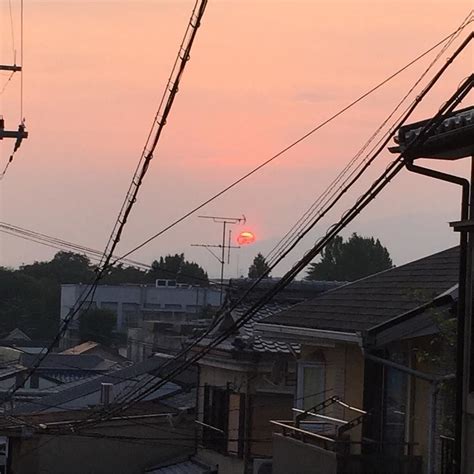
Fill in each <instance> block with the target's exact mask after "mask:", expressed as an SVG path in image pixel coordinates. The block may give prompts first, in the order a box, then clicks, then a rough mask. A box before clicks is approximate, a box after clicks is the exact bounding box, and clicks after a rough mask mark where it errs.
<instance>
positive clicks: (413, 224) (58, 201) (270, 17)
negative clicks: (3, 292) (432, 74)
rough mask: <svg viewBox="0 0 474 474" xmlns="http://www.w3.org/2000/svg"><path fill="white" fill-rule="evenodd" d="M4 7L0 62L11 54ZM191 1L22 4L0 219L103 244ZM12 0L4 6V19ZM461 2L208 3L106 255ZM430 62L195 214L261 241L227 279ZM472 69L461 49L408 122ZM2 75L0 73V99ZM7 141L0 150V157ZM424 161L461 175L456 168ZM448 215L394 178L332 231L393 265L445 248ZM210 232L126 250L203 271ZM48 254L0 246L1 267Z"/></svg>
mask: <svg viewBox="0 0 474 474" xmlns="http://www.w3.org/2000/svg"><path fill="white" fill-rule="evenodd" d="M7 4H8V2H1V3H0V41H1V44H0V58H1V59H0V62H9V61H11V56H12V53H11V49H12V48H11V32H10V20H9V12H8V5H7ZM193 4H194V1H193V0H186V1H185V0H179V1H178V0H175V1H161V0H150V1H147V2H140V1H128V2H126V1H122V2H111V1H102V2H86V1H75V0H68V1H62V2H60V1H56V2H43V1H38V0H36V1H35V0H30V1H29V0H25V74H24V85H25V100H24V115H25V117H26V121H27V125H28V129H29V131H30V134H31V136H30V138H29V139H28V141H27V142H25V143H24V145H23V147H22V149H21V152H19V153H18V155H17V156H16V158H15V162H14V163H13V165H12V167H11V168H10V170H9V172H8V175H7V176H6V178H5V179H4V180H3V181H1V182H0V189H1V196H0V198H1V204H0V205H1V208H0V210H1V220H3V221H6V222H9V223H13V224H16V225H20V226H23V227H27V228H31V229H34V230H37V231H40V232H43V233H46V234H51V235H55V236H58V237H61V238H64V239H66V240H71V241H74V242H78V243H81V244H84V245H88V246H92V247H95V248H102V247H103V246H104V244H105V241H106V238H107V236H108V233H109V232H110V229H111V226H112V224H113V221H114V219H115V217H116V214H117V212H118V209H119V206H120V204H121V201H122V199H123V196H124V193H125V191H126V188H127V186H128V183H129V181H130V179H131V173H132V171H133V169H134V167H135V166H136V163H137V160H138V157H139V153H140V151H141V149H142V147H143V144H144V140H145V138H146V135H147V133H148V130H149V127H150V125H151V120H152V117H153V116H154V114H155V111H156V107H157V104H158V99H159V97H160V96H161V93H162V90H163V88H164V86H165V84H166V80H167V78H168V75H169V72H170V69H171V65H172V62H173V61H174V58H175V55H176V52H177V48H178V44H179V42H180V40H181V37H182V34H183V32H184V28H185V25H186V23H187V20H188V18H189V14H190V11H191V8H192V5H193ZM18 5H19V1H18V0H15V1H13V6H14V14H15V15H16V16H15V20H17V13H18ZM472 6H473V4H472V1H471V0H453V1H451V2H446V1H444V0H440V1H433V0H429V1H428V0H426V1H416V0H411V1H410V0H399V1H384V2H380V1H375V0H374V1H366V2H360V1H357V2H356V1H355V0H350V1H349V0H346V1H341V0H339V1H332V2H327V1H317V0H313V1H310V0H308V1H303V0H300V1H298V0H296V1H285V2H284V1H269V0H268V1H266V0H253V1H247V0H240V1H233V2H232V1H225V0H215V1H213V0H210V1H209V5H208V10H207V12H206V15H205V18H204V21H203V24H202V28H201V29H200V31H199V33H198V37H197V40H196V43H195V46H194V50H193V52H192V57H191V61H190V63H189V64H188V68H187V70H186V71H185V75H184V78H183V82H182V84H181V88H180V92H179V94H178V96H177V99H176V101H175V106H174V108H173V110H172V112H171V116H170V119H169V121H168V125H167V127H166V129H165V133H164V135H163V140H162V142H161V143H160V145H159V149H158V152H157V153H156V159H155V160H154V161H153V163H152V166H151V168H150V172H149V174H148V176H147V178H146V180H145V184H144V187H143V189H142V192H141V194H140V199H139V202H138V203H137V206H136V208H135V210H134V214H133V217H132V219H131V220H130V225H129V226H128V227H127V229H126V231H125V235H124V238H123V241H122V244H121V247H120V249H121V250H124V251H125V250H128V249H129V248H130V247H131V246H134V244H136V243H139V242H140V241H141V240H143V239H144V238H145V237H148V236H149V235H150V234H152V233H154V232H156V231H158V230H160V229H161V228H162V227H165V225H166V224H168V223H169V222H170V221H171V220H173V219H174V218H176V217H178V216H179V215H181V214H182V213H183V212H185V211H187V210H188V209H189V208H191V207H194V205H195V204H197V203H199V202H200V201H201V200H204V199H205V198H207V197H208V196H210V195H211V194H212V193H214V192H215V191H218V190H219V189H220V188H222V187H224V186H225V185H226V184H228V183H230V182H231V181H233V180H234V179H235V178H237V177H239V176H240V175H242V174H244V173H245V172H246V171H247V170H249V169H250V168H252V167H253V166H255V165H257V164H259V163H260V162H262V161H264V160H265V159H267V158H268V157H269V156H271V155H272V154H274V153H275V152H277V151H278V150H279V149H281V148H282V147H284V146H286V145H287V144H288V143H290V142H291V141H293V140H294V139H296V138H298V137H299V136H300V135H302V134H303V133H305V132H306V131H307V130H309V129H311V128H312V127H313V126H314V125H316V124H317V123H318V122H320V121H321V120H323V119H325V118H327V117H328V116H330V115H331V114H332V113H334V112H336V111H337V110H338V109H340V108H341V107H342V106H344V105H346V104H347V103H348V102H349V101H351V100H352V99H353V98H356V97H357V96H359V95H360V94H361V93H362V92H365V91H366V90H367V89H369V88H370V87H372V86H373V85H374V84H376V83H378V82H380V81H381V80H382V79H384V78H385V77H386V76H388V75H389V74H391V73H392V72H394V71H395V70H396V69H398V68H399V67H401V66H403V65H404V64H405V63H407V62H408V61H409V60H411V59H412V58H414V57H415V56H416V55H417V54H419V53H420V52H422V51H424V50H425V49H427V48H428V47H430V46H432V45H433V44H434V43H436V42H437V41H438V40H439V39H441V38H442V37H444V36H445V35H447V34H449V33H450V32H452V31H453V30H454V29H455V28H456V27H457V26H458V25H459V24H460V22H461V21H462V19H463V18H464V17H465V16H466V15H467V14H468V12H469V9H470V8H472ZM17 23H18V22H17V21H15V24H16V31H15V33H16V40H17V47H18V36H19V32H18V24H17ZM470 29H472V24H471V28H470ZM432 58H433V56H430V58H427V59H426V60H424V61H422V62H420V63H419V64H418V65H416V66H415V67H414V68H412V69H410V70H409V71H407V72H406V73H404V74H403V75H402V76H400V77H399V78H397V79H396V80H395V81H394V82H393V83H391V84H390V85H389V86H387V87H384V88H383V89H381V90H380V91H378V92H377V93H376V94H374V95H373V96H372V97H371V98H370V99H367V100H366V101H364V102H363V103H361V104H359V105H358V106H357V107H356V108H354V109H353V110H352V111H350V112H349V113H347V114H346V115H344V117H343V118H341V119H339V120H338V121H337V122H334V123H333V124H332V125H331V126H329V127H327V128H325V129H324V130H323V131H321V132H320V133H318V134H315V135H314V136H313V137H312V138H311V139H309V140H308V141H307V142H305V143H304V144H302V145H300V146H298V147H297V148H295V149H294V150H292V151H291V152H290V153H288V154H287V155H286V156H285V157H284V158H281V159H280V160H278V162H275V163H273V164H272V165H271V166H269V167H268V168H266V169H265V170H264V171H263V172H261V173H260V174H258V175H256V176H254V177H252V178H251V179H249V180H248V181H247V182H246V183H245V184H243V185H242V186H240V187H239V188H237V189H235V190H234V191H232V192H231V193H229V194H228V195H227V196H225V197H224V198H223V199H221V200H219V201H217V202H215V203H213V204H212V205H211V206H209V208H207V209H206V210H204V211H203V212H202V213H203V214H219V215H222V214H223V215H230V216H234V215H235V216H239V215H241V214H242V213H243V214H245V215H246V216H247V218H248V225H247V227H248V228H252V229H254V230H255V232H256V233H257V237H260V241H259V243H257V244H255V245H254V246H252V247H246V248H244V249H242V250H240V251H239V258H238V260H239V262H237V254H234V259H233V263H232V264H231V266H230V268H229V275H233V276H235V274H236V272H237V267H238V266H239V267H240V273H242V272H243V273H245V272H246V269H247V268H248V264H249V262H250V261H251V259H252V258H253V256H254V255H255V253H256V252H257V251H262V252H263V253H264V254H265V253H266V252H267V251H268V250H269V249H270V248H271V247H272V244H274V243H275V242H276V241H277V240H278V239H279V237H280V236H282V235H283V234H284V233H285V232H286V231H287V230H288V228H289V227H290V226H291V224H292V223H293V222H294V220H295V219H296V218H297V217H298V216H299V215H300V214H301V213H302V212H303V211H304V210H305V209H306V208H307V206H308V205H309V204H310V203H311V202H312V201H313V199H314V198H315V197H316V196H317V194H318V192H321V191H322V190H323V189H324V186H325V185H327V184H328V183H329V182H330V180H331V179H332V178H333V177H334V176H335V175H336V174H337V172H338V171H339V170H340V169H341V168H342V167H343V166H344V164H345V163H346V162H347V161H348V160H349V159H350V158H351V157H352V155H353V154H354V153H355V152H356V151H357V150H358V148H359V147H360V146H361V145H362V144H363V143H364V141H365V140H366V139H367V137H368V136H369V135H370V134H371V133H372V131H373V130H374V129H375V128H376V127H377V126H378V124H379V123H380V121H381V120H382V119H383V118H384V117H385V116H386V115H387V114H388V113H389V112H390V111H391V109H392V108H393V107H394V105H395V104H396V103H397V102H398V100H399V99H400V97H401V96H402V95H403V93H404V92H405V91H406V90H407V89H408V88H409V87H410V86H411V84H412V83H413V82H414V81H415V80H416V78H417V77H418V76H419V75H420V74H421V72H422V71H423V70H424V69H425V68H426V67H427V65H428V63H429V61H430V60H431V59H432ZM472 66H473V56H472V47H471V48H470V50H469V51H466V53H465V54H464V56H463V58H462V59H461V60H460V61H459V62H458V63H457V64H456V65H455V66H454V67H453V68H452V69H451V70H450V71H449V73H448V74H446V76H445V77H444V78H443V80H442V81H441V83H440V85H439V86H438V87H436V88H435V90H434V91H433V93H432V94H431V95H430V97H429V98H427V100H426V102H424V103H423V104H422V106H421V107H420V109H419V111H418V112H417V113H416V115H414V116H413V119H414V120H415V119H419V118H424V117H425V116H428V115H430V114H432V113H434V112H435V110H436V109H437V108H438V107H439V105H440V104H441V103H442V102H443V100H444V99H445V98H446V97H447V95H448V94H450V93H451V91H452V90H453V89H454V88H455V87H457V85H458V84H459V83H460V81H461V80H462V79H463V78H464V77H465V76H466V75H467V74H469V73H470V72H471V71H472ZM438 67H439V66H438ZM5 79H6V76H4V75H2V76H0V90H1V88H2V87H3V84H4V81H5ZM18 95H19V81H18V77H16V78H15V79H14V80H13V81H12V82H11V83H10V84H9V85H8V88H7V89H6V90H5V92H4V94H2V95H0V113H3V115H4V116H5V119H6V121H7V124H9V125H10V126H12V127H16V126H17V122H18V114H19V110H18V105H19V104H18ZM467 103H472V97H471V100H470V102H469V101H468V102H467ZM11 146H12V143H11V142H7V141H3V143H0V159H1V162H2V163H5V161H6V160H7V158H8V154H9V153H10V150H11ZM389 159H390V156H389V154H384V155H382V156H381V157H380V160H379V163H378V164H377V166H375V167H374V169H373V170H372V171H371V173H370V174H369V175H368V176H367V178H366V179H365V180H364V181H363V182H361V185H360V187H359V188H358V190H356V192H354V194H353V195H351V196H348V198H347V199H346V201H345V202H344V203H343V204H341V206H340V208H339V209H338V212H336V213H334V214H333V215H332V216H331V219H328V220H327V221H326V223H327V224H329V223H331V222H332V221H333V220H334V219H337V218H338V217H339V216H340V214H341V212H342V211H343V209H345V208H346V207H348V206H349V205H350V203H351V202H352V201H353V200H354V198H355V197H357V195H358V194H360V193H361V192H362V190H363V187H364V185H365V186H366V185H367V184H368V183H369V182H370V181H371V180H372V179H374V177H375V176H376V175H377V173H379V172H380V171H381V170H382V169H383V168H384V167H385V166H386V165H387V164H388V162H389ZM464 161H466V160H464ZM435 164H436V165H437V166H441V167H443V168H444V169H450V170H454V171H456V172H459V173H464V174H465V173H467V163H461V162H459V163H456V164H450V165H444V164H441V165H439V164H437V163H435ZM458 207H459V192H458V190H457V189H455V188H454V189H453V188H452V187H451V186H448V185H445V184H442V183H432V182H430V181H429V180H428V179H424V178H422V177H419V176H411V175H409V174H408V173H407V172H404V173H402V175H401V176H399V177H398V178H397V180H396V181H395V182H394V183H392V184H391V186H390V187H389V188H388V189H387V190H386V192H385V193H384V195H383V196H381V197H380V198H379V199H378V200H377V201H376V202H375V203H373V204H372V205H371V206H370V208H369V209H367V211H366V213H364V214H363V215H362V216H360V218H359V219H358V221H357V222H356V223H354V224H353V225H352V226H351V228H350V229H348V230H347V232H346V235H347V233H350V232H351V231H357V232H360V233H362V234H365V235H375V236H378V237H380V238H381V240H382V241H383V243H385V244H386V245H387V247H388V248H389V250H390V251H391V253H392V255H393V257H394V260H395V262H396V263H403V262H406V261H408V260H410V259H413V258H415V257H419V256H422V255H426V254H427V253H430V252H432V251H435V250H441V249H442V248H444V247H446V246H448V245H453V244H455V243H456V236H454V235H453V234H452V232H451V231H450V229H449V228H448V226H447V224H446V223H447V221H450V220H456V219H457V218H458V212H459V211H458ZM324 229H325V227H324V226H321V227H320V228H319V229H318V230H317V231H316V232H315V233H314V234H313V235H312V237H311V238H310V239H308V240H307V241H306V243H305V245H303V246H302V247H301V250H300V252H299V253H298V252H296V253H295V254H294V256H293V257H292V258H290V259H289V261H288V264H290V263H292V262H293V261H295V259H296V258H297V256H298V255H299V254H301V252H302V251H303V250H304V248H307V247H308V246H309V245H310V243H311V241H313V240H314V239H315V238H316V237H317V236H318V235H320V234H321V233H322V232H323V231H324ZM235 230H236V231H237V230H238V229H237V228H236V229H235ZM219 238H220V228H219V227H218V226H217V225H213V224H210V223H205V222H204V223H203V222H202V221H200V220H199V219H197V218H190V219H189V220H188V221H187V222H186V223H183V224H182V225H180V226H179V227H177V228H176V229H174V230H173V231H172V232H170V233H169V234H167V235H166V236H163V237H162V238H161V239H159V240H157V241H155V242H154V243H153V244H152V245H150V246H148V247H147V248H145V249H143V250H142V251H140V252H139V253H137V254H136V255H135V257H136V258H137V259H139V260H142V261H147V262H148V261H150V260H151V259H153V258H154V257H157V256H159V255H161V254H165V253H168V252H178V251H179V252H181V251H184V252H185V253H186V255H187V256H188V258H192V259H193V260H196V261H198V262H199V263H201V264H202V265H204V266H205V267H207V268H208V269H209V271H210V273H211V274H213V275H214V274H217V267H216V265H215V263H217V262H214V261H213V260H212V257H210V256H208V254H207V253H205V252H204V251H202V249H198V248H191V247H190V244H191V243H203V242H206V243H209V242H211V243H214V242H215V243H218V241H219ZM53 253H54V251H52V250H51V251H50V250H48V249H45V248H42V247H40V246H36V245H35V244H30V243H26V242H22V241H17V240H15V239H13V238H11V237H1V241H0V263H1V264H3V265H18V264H20V263H22V262H30V261H32V260H35V259H44V258H50V257H51V256H52V255H53ZM284 269H285V266H282V268H281V270H280V272H281V271H283V270H284Z"/></svg>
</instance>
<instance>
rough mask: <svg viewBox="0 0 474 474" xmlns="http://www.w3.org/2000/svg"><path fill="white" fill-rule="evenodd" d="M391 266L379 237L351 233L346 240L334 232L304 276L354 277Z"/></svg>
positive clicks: (308, 277) (337, 279) (333, 278)
mask: <svg viewBox="0 0 474 474" xmlns="http://www.w3.org/2000/svg"><path fill="white" fill-rule="evenodd" d="M392 266H393V264H392V259H391V258H390V254H389V252H388V250H387V249H386V248H385V247H384V246H383V245H382V244H381V243H380V241H379V239H377V240H375V239H374V238H373V237H361V236H359V235H357V234H356V233H354V234H352V236H351V237H350V238H349V239H348V240H347V241H346V242H344V240H343V239H342V237H340V236H336V237H335V238H334V239H333V240H332V241H331V242H330V243H329V244H328V245H327V246H326V247H325V248H324V250H323V251H322V252H321V260H320V261H319V262H318V263H311V264H310V266H309V269H308V273H307V276H306V279H307V280H329V281H354V280H357V279H359V278H363V277H365V276H368V275H372V274H374V273H377V272H380V271H382V270H387V269H388V268H392Z"/></svg>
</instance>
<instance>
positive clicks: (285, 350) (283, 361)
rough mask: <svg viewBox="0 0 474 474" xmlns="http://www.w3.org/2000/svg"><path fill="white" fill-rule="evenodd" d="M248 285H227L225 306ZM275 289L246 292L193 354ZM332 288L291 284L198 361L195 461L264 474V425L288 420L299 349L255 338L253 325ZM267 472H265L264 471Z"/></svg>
mask: <svg viewBox="0 0 474 474" xmlns="http://www.w3.org/2000/svg"><path fill="white" fill-rule="evenodd" d="M252 284H253V281H251V280H238V281H236V282H231V285H230V289H229V293H228V303H229V304H232V303H233V301H238V300H239V298H240V297H241V296H242V295H243V294H246V292H247V289H248V288H249V287H250V286H252ZM274 284H275V280H272V279H269V280H267V281H263V282H262V286H263V287H264V289H263V290H262V288H259V289H258V291H256V292H255V293H254V292H251V293H250V294H248V295H247V296H246V303H245V304H243V305H240V306H238V307H237V308H236V309H235V310H233V311H232V313H231V314H229V313H228V314H227V315H226V316H225V318H224V319H223V320H222V321H221V322H220V324H219V326H217V328H216V329H215V331H214V332H213V333H211V334H210V335H209V336H208V337H207V338H205V339H203V340H202V341H201V342H200V344H199V345H198V346H197V348H196V349H195V350H196V351H199V350H200V347H201V346H206V344H207V343H208V342H209V340H210V338H212V337H214V336H216V335H218V334H219V333H220V332H222V331H226V330H227V328H229V327H230V326H231V325H232V324H233V323H234V322H235V321H236V320H237V319H238V318H239V317H240V316H241V315H242V314H243V313H244V312H245V311H246V310H247V309H249V308H250V306H251V305H252V301H256V299H258V298H259V297H260V295H261V293H262V291H265V290H266V289H268V288H269V287H271V286H272V285H274ZM337 285H338V283H334V282H333V283H328V282H296V283H295V284H293V285H290V286H289V287H288V288H287V289H286V290H285V291H283V292H281V293H280V294H279V295H278V297H277V298H276V299H275V300H274V301H273V302H272V303H270V304H267V305H266V306H265V307H263V308H262V309H261V310H260V311H259V312H258V313H257V314H256V315H255V317H254V318H253V319H252V321H250V322H248V323H246V324H245V325H244V326H242V327H241V328H240V330H238V331H236V332H235V333H234V334H233V335H232V336H231V337H229V338H227V339H226V340H225V341H224V342H222V343H221V344H220V345H219V346H217V347H216V348H215V349H213V350H212V351H211V352H210V353H208V354H207V355H206V356H205V357H203V358H202V359H201V360H200V361H199V391H198V414H197V422H198V424H199V426H200V427H201V432H200V436H199V447H198V457H199V459H200V460H201V461H203V462H204V463H205V464H208V465H217V466H218V472H220V473H221V472H222V473H226V474H244V473H247V472H262V473H263V472H265V471H264V470H265V469H268V468H269V465H270V464H271V459H270V458H271V456H272V427H271V425H270V424H269V420H271V419H274V418H277V417H281V416H291V408H292V406H293V400H294V397H295V390H296V386H295V384H296V358H297V355H298V353H299V350H300V346H299V344H288V343H286V342H283V343H281V342H274V341H267V340H265V339H264V338H262V337H261V336H259V335H257V334H255V332H254V326H255V322H256V321H259V320H262V319H264V318H266V317H268V316H270V315H271V314H273V313H276V312H278V311H281V310H282V309H284V308H288V307H289V306H291V305H293V304H295V303H296V302H298V301H303V300H304V299H305V298H307V297H309V296H315V295H316V294H318V293H321V292H324V291H326V290H328V289H330V288H334V287H336V286H337ZM267 472H268V471H267Z"/></svg>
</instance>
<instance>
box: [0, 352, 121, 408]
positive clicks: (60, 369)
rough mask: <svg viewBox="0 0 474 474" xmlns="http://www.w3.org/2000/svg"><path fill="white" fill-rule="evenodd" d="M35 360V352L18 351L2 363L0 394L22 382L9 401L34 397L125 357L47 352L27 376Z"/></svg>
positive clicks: (105, 368)
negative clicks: (10, 358)
mask: <svg viewBox="0 0 474 474" xmlns="http://www.w3.org/2000/svg"><path fill="white" fill-rule="evenodd" d="M37 363H38V355H36V354H27V353H23V352H21V353H19V357H18V360H17V361H13V362H11V363H8V364H3V366H2V368H1V369H0V397H2V396H6V395H8V394H9V393H10V392H11V390H12V389H14V388H15V387H18V386H20V385H22V384H23V386H22V387H21V388H19V389H17V390H16V393H15V396H14V398H13V400H12V403H13V404H16V403H17V402H18V401H22V400H23V401H24V400H34V399H37V398H41V397H45V396H47V395H50V394H51V393H55V392H57V391H58V390H61V386H62V385H64V384H67V383H68V382H74V381H77V380H85V379H89V378H91V377H94V376H98V375H103V374H106V373H108V372H111V371H113V370H116V369H118V368H121V367H123V366H124V365H128V364H129V362H127V361H126V359H124V360H122V361H117V360H108V359H105V358H103V357H100V356H99V355H93V354H57V353H50V354H48V355H47V356H46V357H45V359H43V360H42V361H41V363H40V364H39V366H38V367H37V369H36V370H35V373H34V374H33V375H32V376H31V377H28V375H29V372H30V370H31V369H32V368H33V367H35V366H36V365H37ZM25 380H26V382H25Z"/></svg>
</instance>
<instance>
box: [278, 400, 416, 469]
mask: <svg viewBox="0 0 474 474" xmlns="http://www.w3.org/2000/svg"><path fill="white" fill-rule="evenodd" d="M334 403H338V404H342V405H344V406H345V408H348V409H349V410H353V411H356V412H357V414H358V416H356V417H355V418H354V419H353V420H351V421H348V422H347V421H345V420H340V419H337V418H333V417H328V416H325V415H322V414H321V413H319V412H320V411H321V410H322V409H324V408H327V407H328V406H330V405H331V404H334ZM295 411H296V412H297V413H298V415H297V416H296V417H295V420H274V421H271V423H272V424H273V425H274V426H275V428H277V429H278V430H279V431H280V432H279V433H274V434H273V474H287V473H289V472H291V473H292V474H318V473H321V474H379V473H381V472H383V473H384V474H419V473H420V474H421V472H422V458H421V456H412V455H402V456H393V455H392V456H391V455H388V454H385V453H383V452H381V451H382V446H377V443H375V442H373V441H368V440H365V441H363V442H361V441H354V440H352V439H351V434H350V430H351V429H352V428H354V427H356V426H358V425H360V424H361V423H362V422H363V420H364V419H365V418H366V416H367V413H365V412H364V411H363V410H359V409H357V408H353V407H350V406H348V405H347V404H345V403H344V402H343V401H342V400H340V399H339V398H338V397H332V398H331V399H328V400H325V401H324V402H322V403H321V404H319V405H318V406H316V407H313V408H312V409H310V410H306V411H302V410H296V409H295ZM308 418H310V419H309V420H308ZM365 444H368V445H369V444H370V448H371V454H360V453H364V451H365V450H364V445H365ZM374 448H375V449H374ZM377 448H380V449H377ZM409 448H411V446H409ZM378 451H380V452H378ZM408 452H410V449H409V450H408Z"/></svg>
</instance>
